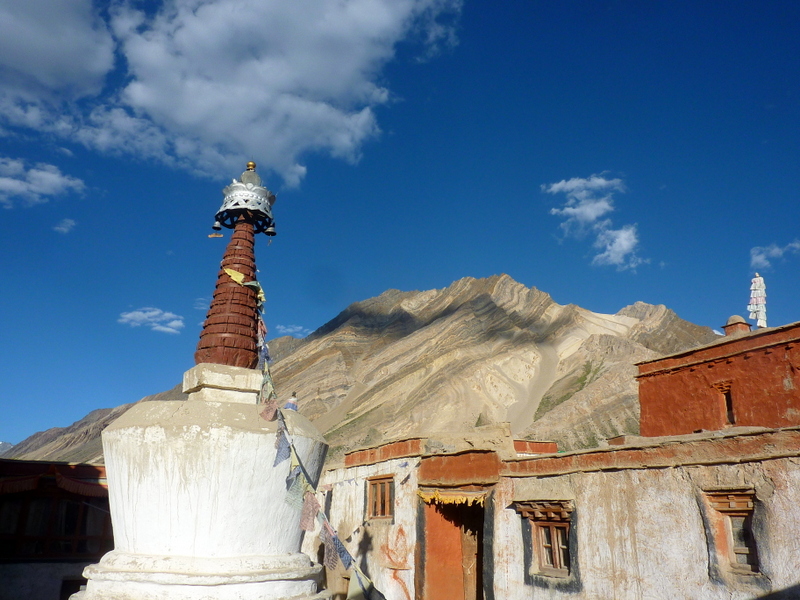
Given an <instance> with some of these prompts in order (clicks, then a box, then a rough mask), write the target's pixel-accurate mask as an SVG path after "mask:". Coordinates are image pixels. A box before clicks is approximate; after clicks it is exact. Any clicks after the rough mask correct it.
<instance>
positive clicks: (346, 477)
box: [303, 457, 419, 600]
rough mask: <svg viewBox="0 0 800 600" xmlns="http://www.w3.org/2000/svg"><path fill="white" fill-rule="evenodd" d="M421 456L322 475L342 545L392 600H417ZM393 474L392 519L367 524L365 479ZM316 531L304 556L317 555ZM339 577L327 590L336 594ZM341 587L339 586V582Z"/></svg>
mask: <svg viewBox="0 0 800 600" xmlns="http://www.w3.org/2000/svg"><path fill="white" fill-rule="evenodd" d="M418 466H419V458H418V457H406V458H398V459H393V460H389V461H386V462H381V463H378V464H371V465H362V466H356V467H350V468H346V469H334V470H331V471H327V472H325V473H324V475H323V478H322V482H321V483H322V485H323V486H324V487H328V486H329V490H330V491H329V492H328V494H329V495H330V511H329V512H328V514H329V516H330V518H331V524H332V525H333V527H334V528H335V529H336V530H337V531H338V533H339V537H340V539H341V540H342V543H343V544H344V545H345V547H346V548H347V549H348V551H349V552H350V553H351V554H352V555H353V556H354V557H355V559H356V562H357V563H358V565H359V567H360V568H361V569H362V571H363V572H364V573H365V574H366V575H367V576H368V577H370V578H371V579H372V581H373V582H374V584H375V587H376V588H377V589H378V590H380V591H381V592H382V593H383V594H384V595H385V596H386V598H389V599H391V600H413V598H415V587H414V553H415V548H416V545H417V530H416V521H417V506H418V504H419V496H418V495H417V468H418ZM378 475H394V490H395V492H394V493H395V503H394V518H393V519H391V520H368V519H367V515H366V479H367V478H369V477H374V476H378ZM317 536H318V531H315V532H313V533H309V534H308V535H306V538H305V540H304V542H303V551H304V552H305V553H306V554H309V555H310V556H314V557H316V556H317V548H318V546H319V540H318V537H317ZM339 577H341V573H339V574H338V575H337V574H336V573H330V572H329V573H328V582H329V589H331V591H333V592H337V591H338V590H337V589H335V586H336V584H337V578H339ZM339 585H341V582H339Z"/></svg>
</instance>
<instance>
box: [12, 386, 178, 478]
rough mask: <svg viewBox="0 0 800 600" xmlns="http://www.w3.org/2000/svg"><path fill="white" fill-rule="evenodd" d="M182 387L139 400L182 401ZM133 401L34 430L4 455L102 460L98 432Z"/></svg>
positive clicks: (67, 459) (29, 458) (85, 461)
mask: <svg viewBox="0 0 800 600" xmlns="http://www.w3.org/2000/svg"><path fill="white" fill-rule="evenodd" d="M181 388H182V386H181V385H176V386H175V387H174V388H172V389H171V390H167V391H166V392H161V393H158V394H153V395H152V396H146V397H145V398H142V399H141V400H139V402H148V401H151V400H185V399H186V397H187V394H184V393H183V391H182V389H181ZM134 404H137V403H136V402H134V403H131V404H122V405H120V406H117V407H116V408H99V409H97V410H93V411H92V412H90V413H89V414H88V415H86V416H85V417H83V418H82V419H81V420H79V421H75V422H74V423H73V424H72V425H70V426H69V427H53V428H51V429H48V430H47V431H40V432H39V433H34V434H33V435H32V436H30V437H28V438H25V439H24V440H22V441H21V442H20V443H19V444H17V445H16V446H12V447H11V448H10V449H9V450H7V451H6V453H5V454H4V455H3V458H19V459H26V460H59V461H66V462H83V463H102V462H103V445H102V442H101V440H100V433H101V432H102V431H103V429H105V428H106V426H107V425H109V424H110V423H111V422H112V421H115V420H116V419H117V418H118V417H119V416H120V415H122V413H124V412H125V411H126V410H128V409H129V408H130V407H131V406H133V405H134Z"/></svg>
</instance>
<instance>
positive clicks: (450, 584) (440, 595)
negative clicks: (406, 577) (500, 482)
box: [422, 502, 484, 600]
mask: <svg viewBox="0 0 800 600" xmlns="http://www.w3.org/2000/svg"><path fill="white" fill-rule="evenodd" d="M424 512H425V553H424V556H423V565H422V568H423V572H424V580H423V581H424V583H423V595H422V597H423V598H424V599H425V600H483V518H484V515H483V506H481V505H480V504H478V503H477V502H476V503H473V504H466V503H463V504H456V503H453V504H444V503H439V502H430V503H427V504H425V511H424Z"/></svg>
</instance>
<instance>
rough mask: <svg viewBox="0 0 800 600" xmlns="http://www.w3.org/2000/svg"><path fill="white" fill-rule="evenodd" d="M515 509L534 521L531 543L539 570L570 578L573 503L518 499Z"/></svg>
mask: <svg viewBox="0 0 800 600" xmlns="http://www.w3.org/2000/svg"><path fill="white" fill-rule="evenodd" d="M514 508H515V509H516V511H517V512H518V513H520V514H521V515H522V516H523V517H526V518H527V519H528V521H530V527H531V529H530V531H531V542H532V544H531V545H532V546H533V552H534V554H535V555H536V562H537V563H538V569H537V572H538V573H539V574H540V575H548V576H551V577H568V576H569V569H570V547H569V529H570V520H571V518H572V502H571V501H569V500H553V501H546V502H539V501H537V502H515V503H514Z"/></svg>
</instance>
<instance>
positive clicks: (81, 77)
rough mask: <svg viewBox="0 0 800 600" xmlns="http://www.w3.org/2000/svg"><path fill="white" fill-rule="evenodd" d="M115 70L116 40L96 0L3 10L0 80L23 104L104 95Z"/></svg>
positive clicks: (31, 1) (53, 0)
mask: <svg viewBox="0 0 800 600" xmlns="http://www.w3.org/2000/svg"><path fill="white" fill-rule="evenodd" d="M113 66H114V40H113V39H112V37H111V33H110V32H109V30H108V27H107V25H106V24H105V23H104V22H103V21H102V19H100V17H99V16H98V15H97V13H96V12H95V11H94V10H93V7H92V0H70V1H69V2H62V1H61V0H25V1H24V2H4V3H3V4H2V5H0V79H2V81H3V91H4V92H6V93H12V94H15V95H17V96H18V98H19V99H22V100H28V101H29V102H35V101H36V100H37V99H38V100H49V101H52V102H57V101H58V99H57V94H59V95H61V96H62V97H63V98H66V99H75V98H80V97H84V96H87V95H91V94H95V93H97V92H99V91H100V89H101V87H102V85H103V79H104V78H105V76H106V74H107V73H108V72H109V71H110V70H111V69H112V68H113Z"/></svg>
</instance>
